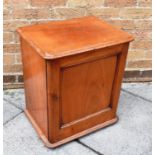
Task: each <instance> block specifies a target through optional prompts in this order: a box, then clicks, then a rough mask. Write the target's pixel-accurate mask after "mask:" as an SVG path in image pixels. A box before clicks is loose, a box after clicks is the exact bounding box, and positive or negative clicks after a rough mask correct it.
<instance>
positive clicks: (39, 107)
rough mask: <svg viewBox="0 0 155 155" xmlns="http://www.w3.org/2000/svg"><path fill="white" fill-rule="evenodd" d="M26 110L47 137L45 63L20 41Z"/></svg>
mask: <svg viewBox="0 0 155 155" xmlns="http://www.w3.org/2000/svg"><path fill="white" fill-rule="evenodd" d="M21 48H22V61H23V74H24V87H25V96H26V109H27V110H28V111H29V113H30V114H31V115H32V117H33V118H34V120H35V121H36V122H37V124H38V125H39V126H40V128H41V130H42V131H43V132H44V134H45V135H46V136H48V128H47V126H48V124H47V104H46V103H47V92H46V62H45V61H44V59H43V58H41V57H40V56H39V55H38V54H37V53H36V52H35V50H34V49H33V48H32V47H31V46H30V45H29V44H28V43H27V42H26V41H25V40H23V39H21Z"/></svg>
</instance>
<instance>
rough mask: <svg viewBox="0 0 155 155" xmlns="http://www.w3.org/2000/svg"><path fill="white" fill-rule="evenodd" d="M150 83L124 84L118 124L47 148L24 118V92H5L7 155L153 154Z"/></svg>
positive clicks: (21, 90)
mask: <svg viewBox="0 0 155 155" xmlns="http://www.w3.org/2000/svg"><path fill="white" fill-rule="evenodd" d="M151 89H152V88H151V83H145V84H142V83H138V84H129V83H128V84H127V83H126V84H125V83H124V84H123V86H122V91H121V96H120V100H119V107H118V116H119V122H118V123H116V124H115V125H112V126H109V127H107V128H104V129H101V130H99V131H97V132H94V133H92V134H89V135H87V136H85V137H82V138H79V139H78V140H75V141H73V142H70V143H68V144H66V145H63V146H61V147H59V148H57V149H48V148H46V147H45V146H44V144H43V143H42V141H41V140H40V139H39V138H38V136H37V134H36V132H35V131H34V129H33V128H32V126H31V124H30V123H29V121H28V120H27V118H26V117H25V114H24V113H23V109H24V107H25V104H24V103H25V101H24V90H23V89H12V90H5V91H4V155H97V154H98V155H103V154H104V155H151V147H152V146H151V145H152V144H151V141H152V139H151V132H152V131H151V121H152V120H151V117H152V116H151V115H152V114H151V112H152V109H151V108H152V105H151V91H152V90H151Z"/></svg>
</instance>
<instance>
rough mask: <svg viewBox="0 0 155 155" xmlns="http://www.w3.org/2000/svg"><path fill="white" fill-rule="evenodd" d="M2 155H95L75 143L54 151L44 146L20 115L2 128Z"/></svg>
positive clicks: (22, 115)
mask: <svg viewBox="0 0 155 155" xmlns="http://www.w3.org/2000/svg"><path fill="white" fill-rule="evenodd" d="M3 135H4V138H3V139H4V142H3V145H4V149H3V150H4V155H96V153H94V152H93V151H91V150H90V149H88V148H87V147H84V146H83V145H81V144H79V143H77V142H76V141H73V142H70V143H68V144H65V145H63V146H61V147H58V148H56V149H49V148H47V147H45V146H44V144H43V143H42V141H41V140H40V139H39V138H38V136H37V134H36V132H35V131H34V129H33V128H32V126H31V124H30V122H29V121H28V120H27V118H26V116H25V115H24V114H23V113H22V114H20V115H19V116H18V117H16V118H15V119H13V120H12V121H10V122H9V123H7V124H6V125H5V126H4V133H3Z"/></svg>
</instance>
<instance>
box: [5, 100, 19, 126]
mask: <svg viewBox="0 0 155 155" xmlns="http://www.w3.org/2000/svg"><path fill="white" fill-rule="evenodd" d="M19 113H21V110H20V109H18V108H16V107H15V106H13V105H12V104H10V103H9V102H8V101H5V100H4V101H3V124H5V123H6V122H8V121H10V120H11V119H13V118H14V117H15V116H17V115H18V114H19Z"/></svg>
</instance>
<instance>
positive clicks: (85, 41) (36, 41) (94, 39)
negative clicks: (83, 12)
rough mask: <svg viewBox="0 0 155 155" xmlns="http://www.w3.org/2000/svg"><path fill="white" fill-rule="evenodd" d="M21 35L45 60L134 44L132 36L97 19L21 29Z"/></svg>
mask: <svg viewBox="0 0 155 155" xmlns="http://www.w3.org/2000/svg"><path fill="white" fill-rule="evenodd" d="M17 31H18V32H19V34H20V35H21V37H22V38H23V39H24V40H26V41H27V42H28V43H29V44H30V45H31V46H32V47H33V48H35V50H36V51H37V52H38V53H39V54H40V55H41V56H42V57H43V58H45V59H55V58H60V57H64V56H68V55H73V54H78V53H82V52H85V51H89V50H93V49H98V48H104V47H108V46H112V45H116V44H121V43H125V42H130V41H132V40H133V37H132V35H129V34H128V33H127V32H124V31H122V30H119V29H117V28H116V27H114V26H112V25H110V24H108V23H107V22H105V21H103V20H100V19H98V18H97V17H94V16H88V17H82V18H75V19H70V20H65V21H52V22H49V23H44V24H36V25H31V26H26V27H20V28H18V30H17Z"/></svg>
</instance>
